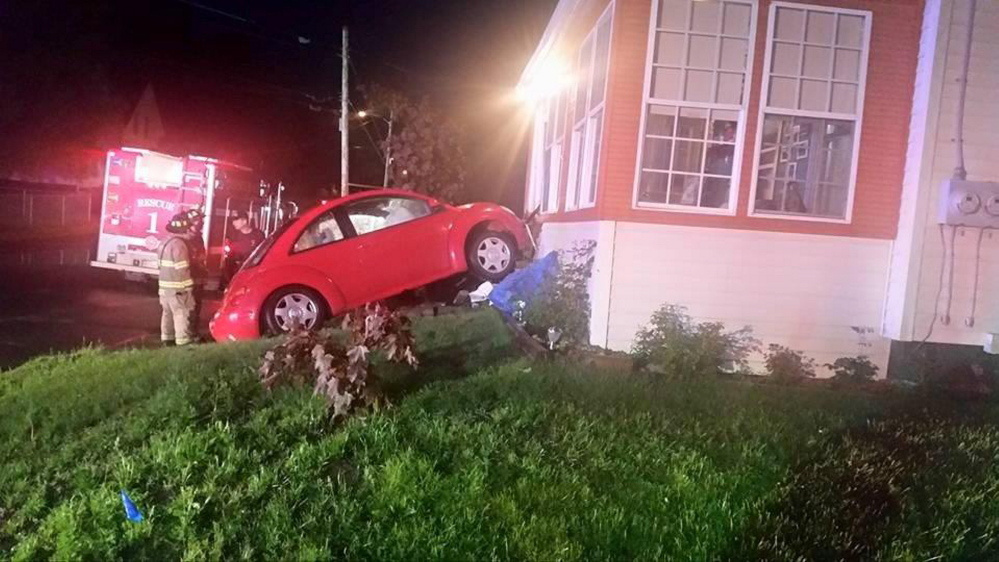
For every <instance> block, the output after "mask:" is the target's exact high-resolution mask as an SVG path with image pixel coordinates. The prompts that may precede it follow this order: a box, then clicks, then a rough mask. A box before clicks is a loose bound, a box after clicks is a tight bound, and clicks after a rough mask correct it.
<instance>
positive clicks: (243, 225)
mask: <svg viewBox="0 0 999 562" xmlns="http://www.w3.org/2000/svg"><path fill="white" fill-rule="evenodd" d="M263 241H264V233H263V232H261V231H260V229H258V228H256V227H254V226H253V224H251V223H250V217H249V216H248V215H247V214H246V213H245V212H243V211H236V212H235V214H233V217H232V233H231V234H229V237H228V239H227V240H226V262H225V270H224V279H225V281H226V282H228V281H229V280H230V279H232V276H233V275H235V274H236V272H237V271H239V268H240V267H241V266H242V265H243V262H245V261H246V258H248V257H250V254H251V253H253V250H254V249H256V247H257V246H259V245H260V243H261V242H263Z"/></svg>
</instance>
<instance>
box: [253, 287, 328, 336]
mask: <svg viewBox="0 0 999 562" xmlns="http://www.w3.org/2000/svg"><path fill="white" fill-rule="evenodd" d="M262 313H263V317H264V327H265V328H266V331H267V333H268V334H270V335H280V334H285V333H288V332H289V331H290V330H291V327H292V325H293V324H294V323H295V322H299V323H301V324H302V326H303V327H304V328H305V329H306V330H318V329H319V328H321V327H322V326H323V324H325V323H326V321H327V320H328V319H329V317H330V315H329V307H327V306H326V301H325V300H324V299H323V297H322V295H320V294H319V293H317V292H316V291H314V290H312V289H310V288H308V287H302V286H300V285H291V286H288V287H283V288H281V289H278V290H277V291H275V292H274V294H272V295H271V296H270V297H268V298H267V301H266V302H265V303H264V308H263V311H262Z"/></svg>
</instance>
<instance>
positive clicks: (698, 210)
mask: <svg viewBox="0 0 999 562" xmlns="http://www.w3.org/2000/svg"><path fill="white" fill-rule="evenodd" d="M632 209H634V210H636V211H658V212H664V211H665V212H669V213H686V214H688V215H714V216H722V217H734V216H735V209H718V208H714V207H689V206H687V205H670V204H666V203H636V204H634V205H632Z"/></svg>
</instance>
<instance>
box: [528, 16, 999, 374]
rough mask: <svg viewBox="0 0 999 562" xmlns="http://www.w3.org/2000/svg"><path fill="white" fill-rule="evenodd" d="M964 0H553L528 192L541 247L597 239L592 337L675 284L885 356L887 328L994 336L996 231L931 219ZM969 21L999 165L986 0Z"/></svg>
mask: <svg viewBox="0 0 999 562" xmlns="http://www.w3.org/2000/svg"><path fill="white" fill-rule="evenodd" d="M969 2H970V0H926V1H923V0H812V1H811V2H806V3H800V2H778V1H770V0H758V1H757V0H612V1H607V0H560V2H559V3H558V6H557V8H556V10H555V12H554V14H553V16H552V19H551V21H550V23H549V25H548V28H547V29H546V31H545V34H544V36H543V38H542V40H541V43H540V44H539V45H538V47H537V50H536V52H535V53H534V56H533V57H532V59H531V60H530V62H529V64H528V66H527V68H526V69H525V71H524V74H523V77H522V80H521V84H520V87H521V89H522V91H524V92H527V93H530V94H534V95H535V96H536V98H537V99H536V100H535V103H536V104H537V105H536V107H535V118H534V128H533V131H534V132H533V143H532V149H531V156H530V158H531V160H530V168H529V177H528V181H527V187H526V199H527V207H528V208H529V209H531V210H533V209H534V208H538V207H540V208H541V209H542V217H543V220H544V226H543V229H542V233H541V245H542V249H543V250H545V251H547V250H550V249H557V248H564V247H568V246H570V245H571V244H572V243H573V242H574V241H577V240H594V241H596V242H597V246H596V263H595V270H594V275H593V278H592V280H591V300H592V311H591V312H592V322H591V339H592V343H594V344H597V345H603V346H608V347H611V348H615V349H627V348H629V347H630V345H631V342H632V339H633V337H634V334H635V332H636V331H637V330H638V329H639V328H640V327H641V326H642V325H643V324H645V323H646V322H647V321H648V319H649V317H650V315H651V313H652V312H653V310H654V309H656V308H657V307H658V306H659V305H661V304H662V303H667V302H668V303H675V304H680V305H684V306H686V307H687V308H688V310H689V312H690V313H691V314H692V315H693V316H694V317H695V318H697V319H699V320H717V321H722V322H724V323H725V324H726V325H728V326H729V327H732V328H737V327H741V326H743V325H749V326H752V327H753V328H754V330H755V332H756V335H757V336H758V337H759V338H760V339H761V340H763V341H764V342H765V343H779V344H784V345H788V346H790V347H792V348H795V349H798V350H801V351H803V352H805V353H806V354H808V355H810V356H812V357H814V358H815V359H816V360H817V361H818V362H819V363H820V364H821V363H826V362H831V361H833V360H835V359H836V358H837V357H842V356H853V355H857V354H858V353H860V352H861V351H863V352H864V353H866V354H868V355H870V356H871V357H872V358H873V359H874V360H875V362H876V363H877V364H878V365H879V366H880V367H881V368H882V373H883V372H884V370H885V368H886V366H887V363H888V358H889V353H890V348H891V345H890V344H891V342H892V341H893V340H896V341H902V342H911V341H922V340H924V338H927V339H928V341H931V342H941V343H960V344H972V345H978V346H982V345H986V344H987V343H988V342H989V341H990V338H991V336H990V334H993V333H999V298H997V297H996V296H995V291H993V290H992V289H993V288H994V287H997V286H999V236H993V235H992V232H991V231H980V230H977V229H966V228H950V227H947V228H944V227H941V226H939V225H938V224H937V222H936V214H937V200H938V197H939V193H938V192H939V189H940V186H941V184H942V183H943V182H944V181H945V180H946V179H947V178H948V177H950V175H951V173H952V170H953V169H954V167H955V157H954V138H955V135H954V133H953V131H954V123H955V121H956V119H955V115H956V107H957V103H956V102H957V99H958V95H957V92H958V90H959V80H957V78H959V76H960V69H961V67H962V61H963V56H962V55H963V52H964V45H965V39H966V37H967V33H968V22H969V17H968V11H969V6H970V3H969ZM976 20H977V21H976V28H977V32H976V34H975V35H974V48H973V54H972V57H971V62H970V78H969V88H968V97H967V108H966V112H967V113H966V122H967V129H966V133H965V152H966V154H967V162H968V170H969V179H974V180H992V181H999V158H997V157H996V154H999V102H997V101H996V96H995V93H994V92H995V91H996V86H997V85H999V64H997V61H999V57H996V56H995V53H996V52H997V48H999V35H997V34H996V33H995V31H996V30H997V29H999V3H997V2H993V1H979V2H978V3H977V13H976ZM560 86H561V87H560ZM545 94H547V95H545ZM980 233H984V236H983V238H982V241H981V246H980V248H981V251H980V259H976V249H977V248H978V247H979V235H980ZM951 236H953V237H954V239H955V240H956V241H955V242H954V252H953V253H952V252H949V251H948V252H947V253H946V254H945V252H944V249H945V247H950V245H951V242H950V237H951ZM941 238H943V240H944V241H945V242H941ZM945 255H946V258H945ZM952 256H956V258H955V259H953V260H952V259H951V257H952ZM951 263H953V268H951V267H950V264H951ZM976 264H977V266H976ZM942 272H946V275H944V274H943V273H942ZM976 272H977V274H978V275H977V278H978V280H977V284H976ZM975 287H977V292H976V291H975ZM854 328H859V329H861V331H863V330H864V329H868V328H869V329H871V330H872V333H871V334H868V335H861V334H858V332H857V330H855V329H854ZM862 340H866V341H862ZM861 343H864V344H865V346H864V347H863V348H861V345H860V344H861Z"/></svg>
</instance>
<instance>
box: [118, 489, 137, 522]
mask: <svg viewBox="0 0 999 562" xmlns="http://www.w3.org/2000/svg"><path fill="white" fill-rule="evenodd" d="M121 503H122V505H124V506H125V517H128V520H129V521H132V522H135V523H139V522H140V521H142V512H141V511H139V508H138V507H136V506H135V502H133V501H132V498H130V497H128V494H127V493H125V490H122V491H121Z"/></svg>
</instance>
